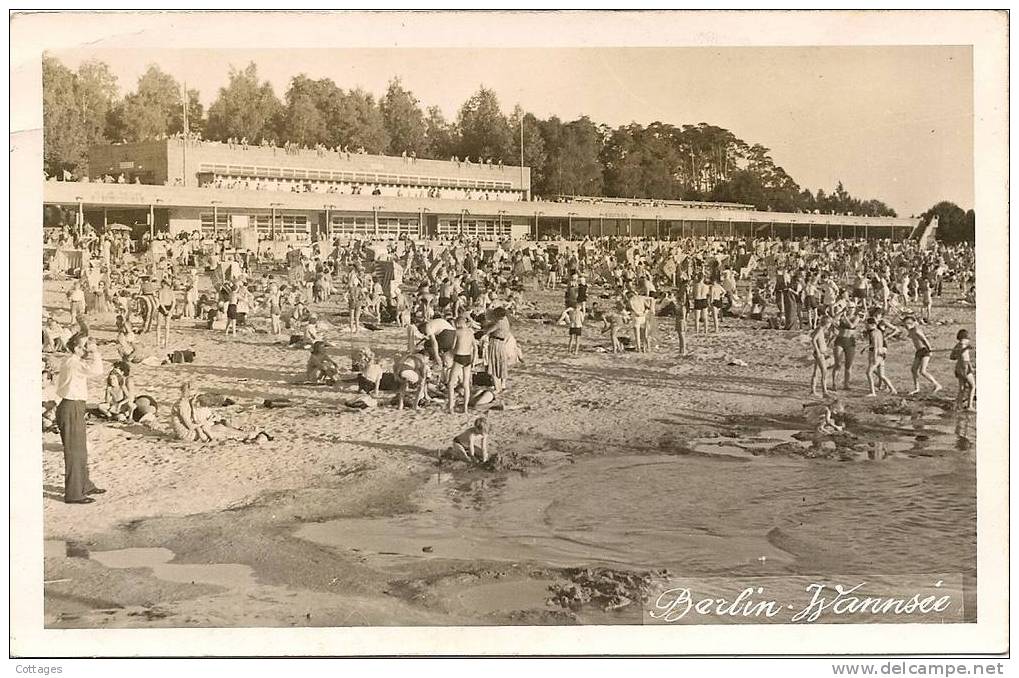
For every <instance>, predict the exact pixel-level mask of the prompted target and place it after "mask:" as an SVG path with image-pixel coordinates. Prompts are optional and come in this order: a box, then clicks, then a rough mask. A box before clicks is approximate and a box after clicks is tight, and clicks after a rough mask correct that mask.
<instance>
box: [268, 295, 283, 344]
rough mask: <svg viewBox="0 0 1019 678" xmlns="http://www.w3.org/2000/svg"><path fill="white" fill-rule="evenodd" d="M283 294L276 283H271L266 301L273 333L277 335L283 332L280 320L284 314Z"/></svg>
mask: <svg viewBox="0 0 1019 678" xmlns="http://www.w3.org/2000/svg"><path fill="white" fill-rule="evenodd" d="M281 296H282V295H281V294H280V290H279V287H278V286H277V285H276V283H273V284H271V285H269V295H268V297H266V303H267V304H268V306H269V324H270V325H271V326H272V333H273V335H274V336H277V337H278V336H279V335H280V333H282V332H283V323H282V322H281V320H280V318H281V316H282V315H283V299H282V298H281Z"/></svg>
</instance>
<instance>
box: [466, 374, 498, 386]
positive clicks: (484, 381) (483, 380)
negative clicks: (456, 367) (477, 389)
mask: <svg viewBox="0 0 1019 678" xmlns="http://www.w3.org/2000/svg"><path fill="white" fill-rule="evenodd" d="M471 383H472V384H473V385H475V386H487V387H491V388H494V387H495V380H494V379H493V378H492V375H491V374H489V373H488V372H475V373H474V375H473V376H472V377H471Z"/></svg>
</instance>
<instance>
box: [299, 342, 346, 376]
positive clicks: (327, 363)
mask: <svg viewBox="0 0 1019 678" xmlns="http://www.w3.org/2000/svg"><path fill="white" fill-rule="evenodd" d="M338 372H339V368H337V367H336V363H335V362H333V359H332V358H330V357H329V356H328V354H326V351H325V342H323V341H316V342H315V343H314V344H312V345H311V354H310V355H309V356H308V364H307V367H306V369H305V373H304V380H305V381H306V382H307V383H309V384H327V385H329V386H332V385H333V384H335V383H336V375H337V373H338Z"/></svg>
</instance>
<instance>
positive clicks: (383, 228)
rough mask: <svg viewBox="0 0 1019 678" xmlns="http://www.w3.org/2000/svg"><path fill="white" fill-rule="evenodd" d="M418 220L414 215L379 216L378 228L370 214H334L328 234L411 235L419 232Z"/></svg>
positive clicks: (330, 220)
mask: <svg viewBox="0 0 1019 678" xmlns="http://www.w3.org/2000/svg"><path fill="white" fill-rule="evenodd" d="M419 229H420V221H419V220H418V219H416V218H414V217H379V224H378V228H377V229H376V227H375V220H374V219H373V218H372V217H371V216H348V215H338V214H334V215H332V216H331V217H330V219H329V233H328V235H329V236H334V235H374V234H376V233H377V234H378V235H385V236H390V235H395V236H402V235H411V236H416V235H418V233H419Z"/></svg>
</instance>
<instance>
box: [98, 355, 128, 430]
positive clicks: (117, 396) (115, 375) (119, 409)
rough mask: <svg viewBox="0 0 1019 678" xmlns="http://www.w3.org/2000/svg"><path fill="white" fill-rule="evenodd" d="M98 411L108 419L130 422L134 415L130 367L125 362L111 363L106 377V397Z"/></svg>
mask: <svg viewBox="0 0 1019 678" xmlns="http://www.w3.org/2000/svg"><path fill="white" fill-rule="evenodd" d="M98 410H99V411H100V412H101V413H102V414H103V415H104V416H106V417H109V418H110V419H117V420H118V421H130V420H131V415H132V414H133V413H134V383H133V382H132V380H131V365H130V364H129V363H128V362H127V361H125V360H119V361H117V362H115V363H113V369H111V370H110V374H109V375H108V376H107V377H106V396H105V399H104V402H102V403H100V404H99V406H98Z"/></svg>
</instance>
